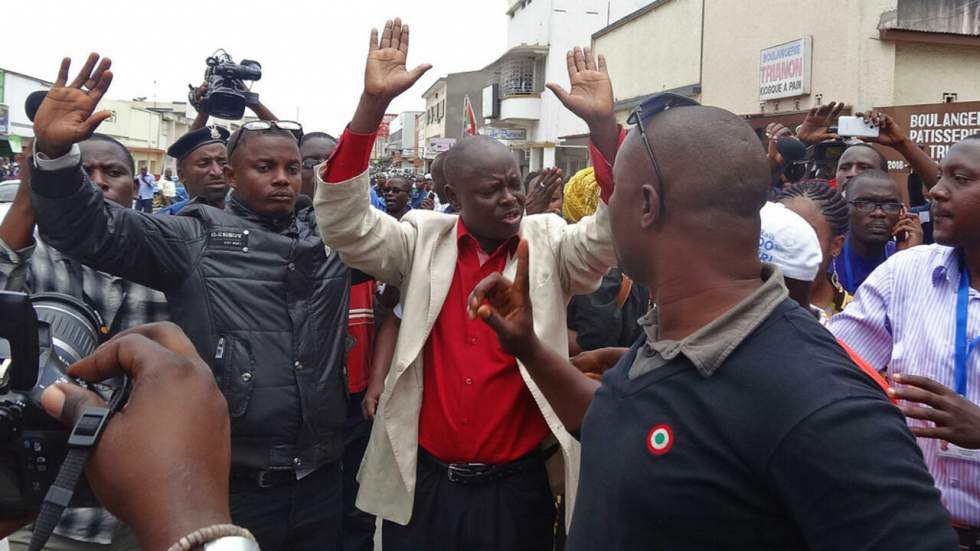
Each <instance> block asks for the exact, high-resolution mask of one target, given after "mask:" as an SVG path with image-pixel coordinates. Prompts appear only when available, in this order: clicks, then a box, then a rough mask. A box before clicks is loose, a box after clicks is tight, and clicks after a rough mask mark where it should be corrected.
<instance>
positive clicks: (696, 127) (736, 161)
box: [624, 105, 769, 220]
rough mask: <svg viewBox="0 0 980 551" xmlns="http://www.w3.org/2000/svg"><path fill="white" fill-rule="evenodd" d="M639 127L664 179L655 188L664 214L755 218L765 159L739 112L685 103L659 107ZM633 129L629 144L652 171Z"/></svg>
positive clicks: (765, 179) (764, 189) (765, 180)
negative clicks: (643, 128) (676, 105)
mask: <svg viewBox="0 0 980 551" xmlns="http://www.w3.org/2000/svg"><path fill="white" fill-rule="evenodd" d="M645 128H646V131H647V137H648V139H649V140H650V144H651V146H652V148H653V152H654V155H655V156H656V158H657V162H658V164H659V165H660V173H661V175H662V176H663V177H664V179H665V180H666V182H659V183H658V188H659V189H662V193H663V195H664V197H663V203H664V210H665V211H666V215H667V216H668V217H670V216H672V215H673V214H675V213H676V214H683V215H686V216H687V215H693V216H699V217H712V216H717V215H723V216H734V217H740V218H750V219H753V220H757V219H758V215H759V209H761V208H762V205H763V204H764V203H765V201H766V195H767V193H768V190H769V164H768V162H767V160H766V154H765V151H764V150H763V149H762V146H761V145H760V144H759V139H758V137H757V136H756V135H755V132H753V131H752V128H751V127H750V126H749V125H748V124H746V123H745V121H744V120H743V119H742V118H741V117H739V116H737V115H735V114H734V113H731V112H729V111H725V110H724V109H719V108H717V107H707V106H700V105H698V106H689V107H681V108H674V109H672V110H668V111H665V112H663V113H661V114H659V115H657V116H655V117H653V118H651V119H650V120H649V121H648V122H647V125H646V127H645ZM635 134H636V135H635V136H631V138H633V139H632V141H633V142H634V144H630V146H635V147H636V148H637V149H638V150H639V153H641V154H642V158H641V159H640V167H641V169H642V170H646V171H647V172H648V173H649V174H650V175H654V174H655V173H654V171H653V167H652V165H651V163H650V160H649V156H648V155H647V154H646V150H645V148H644V147H643V143H642V140H641V139H639V138H640V136H639V132H635ZM624 145H626V144H624ZM638 157H639V156H638ZM644 160H645V166H643V163H644ZM654 177H655V176H654Z"/></svg>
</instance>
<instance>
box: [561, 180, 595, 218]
mask: <svg viewBox="0 0 980 551" xmlns="http://www.w3.org/2000/svg"><path fill="white" fill-rule="evenodd" d="M598 208H599V184H598V183H597V182H596V179H595V169H593V168H592V167H591V166H590V167H588V168H583V169H582V170H580V171H578V172H576V173H575V175H574V176H572V177H571V178H569V179H568V182H567V183H566V184H565V204H564V205H562V208H561V214H562V216H563V217H564V218H565V221H566V222H568V223H569V224H574V223H576V222H578V221H579V220H581V219H582V218H585V217H586V216H589V215H591V214H595V211H596V209H598Z"/></svg>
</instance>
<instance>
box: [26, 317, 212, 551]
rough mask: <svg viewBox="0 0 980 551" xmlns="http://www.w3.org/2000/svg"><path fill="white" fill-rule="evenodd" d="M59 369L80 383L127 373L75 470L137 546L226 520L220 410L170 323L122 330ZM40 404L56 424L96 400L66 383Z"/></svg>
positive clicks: (208, 381)
mask: <svg viewBox="0 0 980 551" xmlns="http://www.w3.org/2000/svg"><path fill="white" fill-rule="evenodd" d="M68 373H69V374H70V375H73V376H77V377H80V378H82V379H84V380H87V381H102V380H105V379H107V378H110V377H114V376H117V375H120V374H123V373H126V374H128V375H130V376H131V377H132V378H133V387H132V391H131V393H130V396H129V400H128V401H127V403H126V406H125V408H124V409H123V410H122V411H121V412H119V413H117V414H115V415H114V416H113V417H112V418H111V419H110V421H109V423H108V425H107V426H106V428H105V432H104V433H103V435H102V438H101V440H100V441H99V444H98V445H97V446H96V449H95V452H94V453H93V454H92V458H91V460H90V461H89V463H88V465H87V467H86V471H85V472H86V474H87V476H88V480H89V482H90V483H91V485H92V489H93V490H94V491H95V494H96V496H97V497H98V498H99V501H100V502H101V503H102V504H103V505H105V507H106V508H107V509H109V511H111V512H112V513H113V514H115V515H116V516H118V517H119V518H120V519H122V520H123V522H125V523H127V524H129V525H130V526H132V527H133V529H134V530H135V531H136V534H137V535H138V536H139V539H140V543H141V545H142V547H143V549H147V550H158V549H166V548H167V547H168V546H170V545H172V544H174V543H175V542H176V541H177V540H178V539H179V538H181V537H183V536H186V535H188V534H190V533H191V532H193V531H195V530H198V529H200V528H204V527H206V526H210V525H213V524H227V523H229V522H230V520H229V519H230V514H229V510H228V475H229V461H230V459H229V458H230V453H231V451H230V450H231V443H230V428H229V421H228V408H227V405H226V403H225V400H224V398H223V397H222V396H221V393H220V392H219V391H218V387H217V385H216V384H215V381H214V376H213V375H212V374H211V371H210V370H209V369H208V366H207V364H205V363H204V361H203V360H201V358H200V356H198V355H197V352H196V351H195V349H194V347H193V345H191V343H190V341H189V340H188V339H187V337H186V336H185V335H184V333H183V332H182V331H181V330H180V328H178V327H177V326H176V325H173V324H171V323H157V324H152V325H144V326H140V327H137V328H134V329H131V330H129V331H125V332H123V333H121V334H119V335H118V336H116V337H114V338H113V339H112V340H110V341H109V342H107V343H105V344H103V345H102V346H100V347H99V348H98V349H97V350H96V351H95V352H94V353H93V354H92V355H91V356H88V357H87V358H84V359H83V360H81V361H80V362H78V363H77V364H75V365H73V366H71V368H70V369H69V370H68ZM41 403H42V405H43V406H44V409H45V410H46V411H47V412H48V413H49V414H50V415H52V416H53V417H56V418H58V419H60V420H61V421H62V422H64V423H65V424H66V425H73V424H74V422H75V420H76V419H77V418H78V417H79V416H80V415H81V414H82V412H83V411H84V410H85V408H86V407H87V406H102V405H103V404H104V402H103V400H102V399H101V398H99V397H98V396H97V395H95V394H94V393H92V392H90V391H87V390H83V389H82V388H80V387H78V386H74V385H68V384H59V385H54V386H52V387H49V388H48V389H47V390H45V391H44V394H43V395H42V397H41Z"/></svg>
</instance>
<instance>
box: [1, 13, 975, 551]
mask: <svg viewBox="0 0 980 551" xmlns="http://www.w3.org/2000/svg"><path fill="white" fill-rule="evenodd" d="M409 36H410V32H409V28H408V25H407V24H403V23H402V22H401V21H400V20H398V19H395V20H393V21H387V22H386V23H385V25H384V27H383V29H381V30H380V32H379V31H378V30H372V32H371V37H370V48H369V51H368V55H367V60H366V64H365V78H364V89H363V91H362V94H361V96H360V100H359V103H358V105H357V107H356V109H355V111H354V113H353V116H352V118H351V120H350V123H349V124H348V125H347V126H346V127H345V128H344V129H343V131H342V132H340V133H339V137H334V135H331V134H329V133H327V132H322V131H315V132H313V131H308V130H307V129H304V128H303V126H302V125H301V124H300V123H299V122H296V121H284V120H279V119H277V118H276V117H275V116H274V115H273V114H272V113H271V111H269V109H268V108H266V107H265V106H264V105H261V104H257V105H253V106H250V107H251V108H252V110H253V111H254V112H255V113H256V115H257V116H258V117H259V120H255V121H251V122H247V123H245V124H244V125H243V126H242V127H241V128H240V129H238V130H236V131H235V132H234V133H231V134H229V132H228V131H227V130H225V129H223V128H220V127H217V126H210V125H208V124H207V122H208V114H207V112H206V111H205V110H204V108H203V107H201V108H200V109H201V112H200V116H199V117H198V119H197V120H196V121H195V127H194V128H193V129H192V130H191V131H190V132H188V133H187V134H186V135H185V136H183V137H182V138H180V139H179V140H178V141H177V142H175V143H174V144H173V146H172V147H170V149H169V150H168V154H169V155H170V156H172V157H173V158H174V159H176V167H177V170H176V175H174V174H166V173H165V174H164V175H163V176H162V178H161V180H160V182H162V184H160V183H158V181H157V180H156V179H155V178H153V176H152V175H149V174H147V171H146V170H145V169H141V170H140V171H139V173H138V174H137V171H136V167H135V165H134V162H133V158H132V156H131V155H130V154H129V152H128V151H127V149H126V148H125V147H124V146H123V145H122V144H121V143H119V142H118V141H116V140H114V139H113V138H111V137H108V136H105V135H102V134H99V133H98V132H97V130H98V126H99V123H100V122H102V121H103V120H105V119H106V118H107V117H108V116H109V115H110V114H109V113H108V112H106V111H97V110H96V109H97V106H98V103H99V100H100V99H101V98H102V97H103V96H104V95H105V93H106V92H107V90H108V89H109V87H110V84H111V81H112V71H111V62H110V61H109V59H107V58H101V57H100V56H98V55H97V54H92V55H91V56H89V57H88V59H87V60H86V61H85V62H84V64H83V66H82V68H81V70H80V71H79V72H78V74H77V76H75V78H74V79H71V76H70V60H69V59H67V58H66V59H65V60H64V61H63V63H62V65H61V68H60V71H59V73H58V76H57V79H56V81H55V84H54V86H53V87H52V88H51V90H49V91H48V92H47V94H46V96H44V97H43V101H40V102H39V104H38V106H37V109H36V112H34V113H31V115H32V120H33V121H34V132H35V136H36V137H35V140H34V142H33V144H30V145H29V147H28V149H27V151H25V155H23V156H21V157H20V158H19V159H18V164H19V166H20V177H21V179H22V181H23V182H24V185H22V186H21V188H20V191H19V193H18V196H17V198H16V200H15V202H14V205H13V207H12V208H11V210H10V212H9V213H8V215H7V216H6V218H4V220H3V222H2V223H0V287H2V288H3V289H5V290H22V291H28V292H35V293H37V292H50V291H54V292H61V293H66V294H71V295H74V296H78V297H81V298H84V299H85V300H86V301H89V302H90V303H91V304H92V305H93V306H94V307H95V308H96V309H97V310H98V311H99V312H100V313H101V314H102V316H103V318H104V319H105V322H106V324H107V326H108V327H109V333H110V336H111V337H112V338H111V340H109V341H108V342H107V343H105V344H103V345H102V346H101V347H100V348H99V349H98V350H97V351H96V353H95V354H94V355H93V356H91V357H89V358H87V359H85V360H83V361H82V362H81V363H79V364H77V365H75V366H73V367H72V368H71V369H72V374H73V375H76V376H79V377H81V378H84V379H87V380H100V379H104V378H106V377H107V376H111V375H115V374H118V373H121V372H127V373H130V374H132V375H133V376H134V378H135V381H136V385H135V387H134V391H133V393H132V395H131V396H130V398H129V404H128V405H127V407H126V409H125V410H123V412H122V413H121V414H120V415H119V416H118V417H117V418H115V419H114V420H113V421H111V422H110V424H109V428H108V432H107V433H106V435H105V437H104V439H103V441H102V442H101V443H100V445H99V447H98V448H97V451H96V454H95V456H94V458H93V460H92V463H91V465H90V466H89V468H88V474H89V479H90V481H91V483H92V485H93V487H94V489H95V491H96V494H97V495H98V497H99V498H100V500H101V503H102V504H103V505H104V506H105V507H106V509H97V508H86V509H80V508H69V509H68V510H66V512H65V513H64V515H63V516H62V519H61V522H60V524H59V525H58V527H57V529H56V530H55V535H54V536H53V539H52V540H51V545H52V547H51V548H52V549H86V550H88V549H137V548H140V547H141V548H143V549H147V550H157V549H168V548H169V549H194V548H198V547H199V546H201V545H203V544H205V543H208V542H211V543H212V544H214V543H216V542H220V541H222V540H225V544H226V545H232V544H234V545H237V547H227V548H229V549H230V548H234V549H257V548H259V547H261V548H262V549H265V550H273V549H298V550H302V549H309V550H326V549H343V550H345V551H349V550H372V549H376V548H381V549H384V550H385V551H398V550H406V551H408V550H433V549H439V550H476V549H486V550H491V549H493V550H523V549H526V550H535V551H540V550H552V549H568V550H572V551H582V550H597V549H623V550H632V549H721V548H724V549H745V550H749V549H753V550H755V549H772V550H777V549H813V550H817V549H828V550H829V549H903V550H905V549H908V550H917V549H922V550H926V549H929V550H934V549H951V550H952V549H957V548H960V549H980V465H978V464H980V452H978V451H977V450H978V449H980V406H978V405H977V404H978V403H980V372H978V367H980V363H978V360H977V359H976V356H975V355H973V354H972V352H973V349H974V348H975V345H976V343H977V342H978V341H980V338H977V337H976V335H978V334H980V292H978V290H977V289H980V285H976V284H971V277H972V279H973V281H980V217H978V216H977V214H976V213H977V212H980V211H978V209H977V207H978V206H980V135H977V136H973V137H970V138H967V139H965V140H963V141H962V142H960V143H958V144H956V145H954V146H952V147H951V148H950V150H949V152H948V154H947V155H946V156H945V157H944V158H943V160H942V161H941V162H940V163H939V164H937V163H936V162H935V161H933V160H932V159H930V158H929V157H928V156H926V155H925V153H923V152H922V150H921V149H920V148H918V147H917V146H916V144H914V143H913V142H912V141H911V140H909V138H908V136H907V135H906V134H905V133H904V131H903V129H901V128H900V127H899V126H898V125H897V124H896V123H895V121H893V120H892V119H891V118H890V117H888V116H887V115H885V114H882V113H878V112H869V113H863V114H860V115H859V116H862V117H864V118H865V119H866V120H867V121H868V122H869V123H870V124H872V125H874V126H875V127H877V128H878V129H879V130H880V133H879V136H878V137H877V138H871V139H868V140H867V141H857V140H850V139H847V137H846V136H844V137H842V136H839V135H837V134H836V133H835V132H834V128H833V124H834V120H835V118H836V117H837V116H838V115H839V114H840V112H841V109H842V108H843V105H844V104H843V103H831V104H828V105H825V106H821V107H815V108H814V109H813V110H811V111H810V113H809V114H808V116H807V117H806V120H805V121H804V123H803V124H802V125H801V126H800V127H798V128H796V129H790V128H786V127H783V126H781V125H770V126H769V127H768V128H767V129H766V133H765V139H764V140H763V142H762V143H760V140H759V136H758V135H757V134H756V133H755V132H754V131H753V130H752V129H751V128H750V127H749V126H748V125H747V124H746V122H745V121H744V120H743V119H742V118H741V117H738V116H736V115H734V114H732V113H730V112H728V111H725V110H723V109H719V108H715V107H709V106H702V105H700V104H698V103H697V102H696V101H694V100H692V99H690V98H688V97H684V96H678V95H674V94H670V93H662V94H654V95H653V96H650V97H649V98H647V99H646V100H644V101H643V102H642V103H640V104H639V105H638V106H637V107H636V108H635V109H634V111H633V112H632V114H631V115H630V117H629V120H628V121H627V122H628V126H626V127H624V126H622V125H620V124H618V122H617V119H616V117H615V113H614V102H613V91H612V83H611V82H610V79H609V76H608V72H607V70H606V66H605V60H604V59H603V57H602V56H601V55H600V56H596V55H594V53H593V52H592V51H591V50H590V49H589V48H584V49H583V48H575V49H574V50H572V51H570V52H568V55H567V66H568V77H569V83H568V84H569V87H568V88H567V89H566V88H565V87H563V86H560V85H558V84H549V85H548V88H549V89H550V90H551V92H552V93H554V94H555V96H556V97H557V98H558V100H559V101H560V102H561V103H562V104H563V105H564V107H565V108H567V109H568V110H569V111H571V112H572V113H573V114H575V115H576V116H577V117H579V118H580V119H582V121H584V123H585V124H586V125H587V126H588V130H589V153H590V158H591V164H592V166H590V167H589V168H587V169H584V170H582V171H580V172H578V173H576V174H574V175H565V174H563V173H562V171H561V170H560V169H557V168H553V167H552V168H546V169H544V170H542V171H540V172H532V173H531V174H527V175H523V174H521V172H520V169H519V167H518V164H517V163H516V161H515V157H514V155H513V153H512V152H511V151H510V150H509V149H508V147H506V146H505V145H503V144H502V143H501V142H499V141H497V140H494V139H492V138H489V137H485V136H472V137H467V138H465V139H462V140H460V141H458V142H457V143H456V144H455V145H454V146H453V147H452V148H451V149H450V150H449V151H446V152H443V153H440V154H439V155H438V156H437V157H436V158H435V160H434V161H433V162H432V164H431V168H430V172H429V173H428V174H426V175H424V176H417V175H412V174H406V173H403V172H399V171H392V170H389V171H388V172H382V171H379V170H371V169H370V167H369V158H370V154H371V150H372V147H373V145H374V141H375V136H376V133H377V131H378V128H379V127H380V126H381V123H382V119H383V116H384V113H385V112H386V111H387V110H388V106H389V105H390V103H391V102H392V100H394V99H395V98H396V97H398V96H399V95H401V94H402V93H404V92H406V91H407V90H408V89H409V88H411V87H412V85H413V84H414V83H415V82H416V81H418V79H419V78H420V77H422V75H423V74H425V72H426V71H428V70H429V68H430V66H429V65H425V64H423V65H419V66H417V67H415V68H414V69H408V67H407V66H406V61H407V56H408V49H409ZM201 92H202V90H201V89H198V93H201ZM828 143H838V144H841V145H843V147H844V150H843V154H842V155H840V156H839V158H838V159H836V160H835V162H836V166H830V167H828V166H827V162H826V160H825V159H823V158H821V159H816V156H813V155H811V156H809V157H807V156H806V155H801V154H799V153H800V151H802V152H804V153H806V152H807V151H810V152H812V151H814V150H816V149H820V148H821V147H822V146H824V145H826V144H828ZM879 147H890V148H893V149H895V150H896V151H897V152H899V153H900V154H902V155H903V156H905V158H906V160H907V161H908V163H909V164H910V166H912V167H913V170H914V171H915V173H916V174H917V175H918V180H916V182H921V186H922V187H923V188H924V193H925V194H926V196H927V197H928V198H929V200H930V203H931V219H930V221H929V223H928V224H927V225H926V228H924V227H923V224H922V222H921V219H920V217H919V215H918V213H917V212H913V211H912V209H911V208H910V206H909V205H908V203H907V199H906V197H907V194H906V193H905V190H903V189H902V187H901V186H900V185H899V184H898V183H896V180H895V179H894V178H893V177H892V175H889V174H888V173H887V165H886V163H885V160H884V157H883V156H882V154H881V153H880V150H879V149H878V148H879ZM566 176H568V177H567V178H566ZM175 181H179V182H181V183H182V184H183V186H184V187H185V188H186V193H187V198H186V199H180V198H179V196H178V195H177V193H176V191H175V187H176V186H174V187H170V184H173V183H174V182H175ZM157 187H159V188H160V193H161V194H162V195H163V196H164V197H165V198H166V204H165V205H163V206H164V207H165V208H162V209H157V212H154V209H153V203H152V201H153V197H154V193H155V191H156V189H157ZM134 205H135V208H134V207H133V206H134ZM95 403H99V398H98V397H97V396H96V395H94V394H93V393H91V392H88V391H85V390H82V389H81V388H79V387H75V386H71V385H55V386H53V387H51V388H49V389H48V390H47V391H46V392H45V395H44V401H43V404H44V407H45V409H46V410H47V411H48V412H49V413H51V414H52V415H53V416H55V417H56V418H59V419H61V420H63V421H65V422H66V423H69V424H70V423H71V422H72V421H73V420H74V419H76V418H77V417H78V415H79V414H80V411H81V410H80V408H81V407H82V405H84V404H95ZM5 528H6V529H8V532H12V531H13V530H14V529H15V528H16V527H15V526H13V525H11V526H5ZM379 536H380V539H378V537H379ZM29 539H30V527H29V526H28V527H24V528H20V530H18V531H16V532H12V535H11V536H10V542H11V545H12V548H15V549H22V548H23V549H26V545H27V542H28V541H29ZM232 540H234V542H232ZM221 548H225V547H221Z"/></svg>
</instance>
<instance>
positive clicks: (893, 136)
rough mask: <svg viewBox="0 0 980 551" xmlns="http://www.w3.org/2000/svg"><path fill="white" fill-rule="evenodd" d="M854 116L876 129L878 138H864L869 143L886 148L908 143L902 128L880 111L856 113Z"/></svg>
mask: <svg viewBox="0 0 980 551" xmlns="http://www.w3.org/2000/svg"><path fill="white" fill-rule="evenodd" d="M856 116H858V117H861V118H863V119H864V122H867V123H870V124H872V125H874V126H877V127H878V137H869V138H865V139H866V140H867V141H869V142H874V143H878V144H881V145H887V146H888V147H898V146H900V145H902V144H903V143H905V142H907V141H908V136H906V135H905V131H904V130H902V127H901V126H899V125H898V123H896V122H895V119H893V118H891V117H890V116H888V115H886V114H884V113H882V112H881V111H869V112H867V113H857V114H856Z"/></svg>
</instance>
